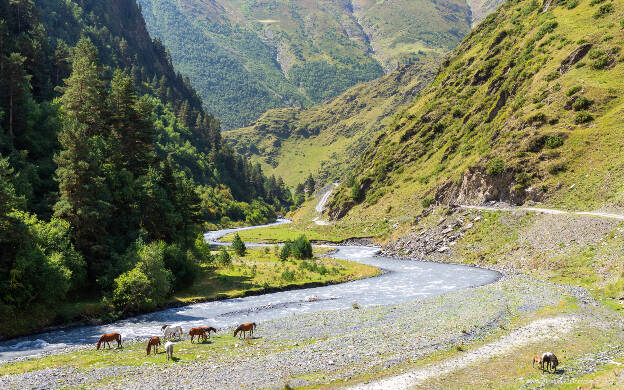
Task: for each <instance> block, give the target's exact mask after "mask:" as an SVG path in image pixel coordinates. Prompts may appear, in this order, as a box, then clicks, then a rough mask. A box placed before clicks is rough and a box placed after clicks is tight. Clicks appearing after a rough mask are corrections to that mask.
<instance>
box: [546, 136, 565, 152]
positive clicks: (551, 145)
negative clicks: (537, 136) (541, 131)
mask: <svg viewBox="0 0 624 390" xmlns="http://www.w3.org/2000/svg"><path fill="white" fill-rule="evenodd" d="M545 145H546V147H547V148H548V149H555V148H558V147H559V146H561V145H563V138H561V137H559V136H558V135H550V136H547V137H546V142H545Z"/></svg>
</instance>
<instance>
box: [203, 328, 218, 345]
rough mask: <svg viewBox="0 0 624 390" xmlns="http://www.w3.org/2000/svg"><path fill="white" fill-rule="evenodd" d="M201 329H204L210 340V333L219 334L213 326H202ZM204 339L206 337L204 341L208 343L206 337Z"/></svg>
mask: <svg viewBox="0 0 624 390" xmlns="http://www.w3.org/2000/svg"><path fill="white" fill-rule="evenodd" d="M200 329H203V330H204V332H206V334H207V335H208V338H210V332H214V333H217V330H216V329H215V328H213V327H212V326H202V327H201V328H200ZM202 337H204V341H206V337H205V335H204V336H202Z"/></svg>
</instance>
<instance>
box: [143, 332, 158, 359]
mask: <svg viewBox="0 0 624 390" xmlns="http://www.w3.org/2000/svg"><path fill="white" fill-rule="evenodd" d="M159 345H160V337H158V336H154V337H152V338H151V339H149V341H148V342H147V349H146V350H147V356H149V354H150V350H151V349H152V348H154V354H157V353H158V346H159Z"/></svg>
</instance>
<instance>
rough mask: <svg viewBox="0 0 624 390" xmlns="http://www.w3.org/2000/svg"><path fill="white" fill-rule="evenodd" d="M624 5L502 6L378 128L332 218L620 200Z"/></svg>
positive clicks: (517, 2) (529, 0) (514, 1)
mask: <svg viewBox="0 0 624 390" xmlns="http://www.w3.org/2000/svg"><path fill="white" fill-rule="evenodd" d="M622 5H623V4H622V1H621V0H617V1H613V0H565V1H559V2H546V4H542V3H541V2H538V1H536V0H509V1H507V2H506V3H504V4H503V5H502V6H501V7H500V8H499V10H498V11H497V12H496V13H494V14H492V15H490V16H488V17H487V18H486V19H485V20H484V21H483V22H482V23H481V24H480V25H479V26H478V27H477V28H476V30H474V31H473V32H472V33H471V34H470V35H469V36H468V37H467V38H466V39H465V40H464V41H463V42H462V43H461V44H460V45H459V47H458V48H457V49H456V50H455V52H454V53H453V54H452V56H450V58H448V60H446V61H445V62H444V63H443V69H442V70H441V71H440V72H439V74H438V75H437V77H436V78H435V80H434V81H433V83H432V84H431V86H430V87H428V88H427V89H426V90H425V91H424V92H423V93H422V95H421V96H420V97H419V98H418V99H416V100H415V101H414V102H413V103H412V104H411V105H410V106H409V108H407V109H406V110H404V111H403V112H401V113H399V114H398V115H397V116H396V119H395V120H394V121H393V123H392V124H391V125H389V126H387V127H386V128H385V131H383V132H381V133H380V134H379V136H378V137H377V139H375V141H374V142H373V143H372V145H371V147H370V148H369V149H368V150H367V151H366V153H365V154H364V155H363V158H362V159H361V161H360V163H359V165H358V169H357V170H356V171H357V175H355V176H353V177H351V178H350V179H348V180H347V181H346V183H345V185H344V186H343V187H342V188H341V189H340V191H338V192H337V193H336V194H335V196H334V197H333V199H332V200H331V201H330V204H329V214H330V216H331V217H333V218H343V217H345V216H346V215H348V216H352V217H353V218H355V217H356V216H357V218H374V217H376V216H379V215H391V214H396V215H402V216H405V217H406V218H407V219H409V218H411V217H414V216H415V215H417V214H418V213H420V211H421V210H422V209H423V208H426V207H427V206H429V205H430V204H431V203H433V202H440V203H482V202H485V201H491V200H495V201H507V202H510V203H514V204H520V203H523V202H525V201H527V200H535V201H543V202H546V203H547V204H552V205H556V206H558V207H569V208H600V207H602V208H609V207H622V206H623V205H624V204H623V203H624V199H623V194H622V186H621V182H622V179H623V175H624V164H623V160H622V157H621V156H622V152H621V150H622V148H623V147H624V143H623V140H624V138H623V137H622V131H624V115H622V114H623V113H624V98H623V97H622V96H623V92H624V91H623V89H624V84H623V83H622V80H623V79H624V78H623V77H624V64H623V60H624V55H623V53H622V45H623V44H624V7H623V6H622Z"/></svg>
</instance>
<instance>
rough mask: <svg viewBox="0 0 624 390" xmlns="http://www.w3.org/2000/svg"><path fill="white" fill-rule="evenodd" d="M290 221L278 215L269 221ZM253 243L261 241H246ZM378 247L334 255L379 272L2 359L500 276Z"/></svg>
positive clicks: (22, 350)
mask: <svg viewBox="0 0 624 390" xmlns="http://www.w3.org/2000/svg"><path fill="white" fill-rule="evenodd" d="M288 222H290V221H288V220H284V219H280V220H278V221H277V222H275V223H273V224H269V225H275V224H283V223H288ZM264 226H267V225H263V226H254V227H245V228H236V229H224V230H219V231H213V232H208V233H206V234H205V238H206V240H207V241H209V242H212V243H216V240H217V239H218V238H220V237H222V236H224V235H226V234H229V233H232V232H236V231H241V230H247V229H255V228H259V227H264ZM248 245H251V246H256V245H259V244H248ZM378 251H379V249H378V248H374V247H366V246H339V247H337V252H336V253H334V254H332V257H334V258H339V259H345V260H351V261H357V262H359V263H363V264H369V265H373V266H376V267H379V268H382V269H383V270H384V271H386V272H385V273H384V274H383V275H380V276H377V277H374V278H368V279H362V280H357V281H353V282H348V283H342V284H337V285H330V286H325V287H315V288H309V289H302V290H292V291H284V292H277V293H270V294H264V295H257V296H249V297H244V298H234V299H226V300H222V301H215V302H206V303H198V304H194V305H189V306H185V307H180V308H171V309H166V310H161V311H157V312H154V313H149V314H144V315H140V316H136V317H132V318H128V319H125V320H120V321H117V322H114V323H112V324H107V325H101V326H81V327H75V328H68V329H66V330H57V331H52V332H48V333H41V334H36V335H32V336H27V337H20V338H16V339H12V340H7V341H3V342H0V360H10V359H13V358H17V357H20V356H27V355H32V354H36V353H39V352H43V351H50V350H55V349H60V348H64V347H67V346H72V345H80V344H91V343H95V342H96V341H97V339H98V337H99V336H100V335H101V334H102V333H108V332H113V331H114V332H119V333H121V335H122V338H124V339H128V338H136V337H148V336H153V335H158V334H160V328H161V326H162V325H163V324H175V325H181V326H182V328H183V329H184V330H185V332H186V331H188V329H189V328H191V327H194V326H214V327H216V328H230V327H233V326H235V325H236V324H239V323H242V322H248V321H255V322H262V321H268V320H273V319H276V318H283V317H286V316H289V315H293V314H299V313H309V312H314V311H320V310H333V309H344V308H347V307H351V305H352V304H353V302H357V303H358V304H359V305H360V306H369V305H392V304H396V303H400V302H405V301H410V300H417V299H425V298H428V297H432V296H436V295H440V294H444V293H447V292H449V291H453V290H459V289H463V288H469V287H475V286H480V285H484V284H488V283H492V282H494V281H496V280H497V279H498V278H499V276H500V275H499V274H498V273H497V272H494V271H490V270H486V269H481V268H475V267H469V266H463V265H454V264H441V263H432V262H424V261H406V260H397V259H393V258H388V257H382V256H377V255H376V253H377V252H378ZM227 331H228V332H229V329H228V330H227Z"/></svg>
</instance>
